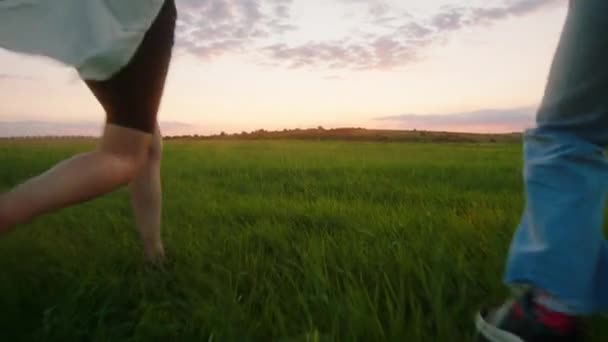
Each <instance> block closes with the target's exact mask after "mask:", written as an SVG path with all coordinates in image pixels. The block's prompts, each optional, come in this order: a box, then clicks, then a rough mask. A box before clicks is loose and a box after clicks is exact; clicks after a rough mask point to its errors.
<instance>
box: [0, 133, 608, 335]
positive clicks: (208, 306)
mask: <svg viewBox="0 0 608 342" xmlns="http://www.w3.org/2000/svg"><path fill="white" fill-rule="evenodd" d="M92 146H93V145H92V143H91V142H86V141H84V142H82V141H81V142H78V141H76V142H74V141H62V140H57V141H51V142H48V141H47V142H44V141H40V142H35V141H29V142H28V141H16V142H9V141H6V140H5V141H0V191H1V190H7V189H8V188H10V187H11V186H13V185H15V184H17V183H18V182H20V181H21V180H24V179H25V178H27V177H29V176H32V175H35V174H37V173H39V172H41V171H43V170H45V169H47V168H48V167H50V166H51V165H53V164H54V163H55V162H57V161H59V160H61V159H63V158H65V157H67V156H70V155H72V154H74V153H76V152H80V151H85V150H87V148H90V147H92ZM521 157H522V156H521V146H520V145H519V144H515V143H512V144H502V143H494V144H491V143H490V144H448V143H444V144H441V143H437V144H434V143H425V144H413V143H380V142H368V143H366V142H335V141H334V142H330V141H326V142H299V141H272V142H270V141H244V142H243V141H199V142H184V141H176V140H174V141H171V142H169V143H167V144H166V145H165V159H164V164H163V170H162V173H163V177H164V190H165V203H164V204H165V207H164V208H165V209H164V213H163V217H164V231H163V236H164V238H165V244H166V249H167V253H168V256H169V259H170V260H169V262H168V264H167V267H166V269H165V270H155V269H150V268H148V267H146V266H145V265H144V263H143V257H142V251H141V247H140V245H139V242H138V240H137V235H136V233H135V229H134V223H133V219H132V217H131V212H130V207H129V201H128V198H127V193H126V191H124V190H121V191H118V192H116V193H113V194H111V195H109V196H107V197H104V198H101V199H98V200H95V201H92V202H90V203H87V204H84V205H80V206H78V207H74V208H69V209H65V210H63V211H60V212H59V213H56V214H52V215H48V216H45V217H43V218H40V219H38V220H36V221H35V222H32V223H31V224H28V225H25V226H22V227H18V229H17V230H15V232H14V233H12V234H10V235H8V236H5V237H2V238H0V341H471V340H472V337H473V335H474V334H473V329H472V317H473V315H474V313H475V311H476V309H477V308H478V306H479V305H482V304H483V303H487V302H494V301H498V300H500V299H501V298H502V297H503V295H504V294H505V293H506V292H505V289H504V288H503V285H502V283H501V272H502V269H503V262H504V257H505V255H506V252H507V249H508V244H509V241H510V238H511V234H512V232H513V230H514V228H515V226H516V224H517V222H518V219H519V215H520V211H521V209H522V207H523V197H522V181H521V179H520V173H521V166H522V162H521ZM602 323H604V324H602ZM589 324H590V325H591V326H592V327H593V328H594V329H595V333H594V334H595V335H594V336H592V339H591V340H593V341H602V340H605V339H606V338H608V331H607V330H606V328H604V329H603V331H602V330H601V327H602V326H603V325H605V322H603V321H601V320H599V321H595V322H589Z"/></svg>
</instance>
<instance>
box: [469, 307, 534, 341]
mask: <svg viewBox="0 0 608 342" xmlns="http://www.w3.org/2000/svg"><path fill="white" fill-rule="evenodd" d="M475 327H476V328H477V331H478V332H479V333H480V334H481V335H482V336H483V337H484V338H485V339H486V340H487V341H488V342H525V341H524V340H522V339H521V338H519V337H518V336H516V335H513V334H511V333H510V332H508V331H504V330H500V329H498V328H497V327H495V326H494V325H492V324H490V323H488V322H486V320H485V319H484V318H483V317H482V316H481V314H479V313H478V314H477V317H476V318H475Z"/></svg>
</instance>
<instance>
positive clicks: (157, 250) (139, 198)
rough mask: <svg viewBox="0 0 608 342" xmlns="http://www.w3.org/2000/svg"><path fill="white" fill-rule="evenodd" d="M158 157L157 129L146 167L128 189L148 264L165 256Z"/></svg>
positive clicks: (160, 147) (160, 152)
mask: <svg viewBox="0 0 608 342" xmlns="http://www.w3.org/2000/svg"><path fill="white" fill-rule="evenodd" d="M161 157H162V136H161V133H160V129H159V128H158V127H157V129H156V132H155V133H154V138H153V140H152V144H150V148H149V150H148V155H147V159H146V163H145V164H144V165H143V167H142V168H141V169H140V170H139V173H138V174H137V175H136V176H135V178H134V179H133V181H132V182H131V184H130V186H129V190H130V192H131V204H132V206H133V213H134V215H135V221H136V223H137V229H138V230H139V234H140V236H141V239H142V242H143V247H144V253H145V256H146V259H147V260H148V261H149V262H150V263H152V264H158V263H161V262H162V261H163V259H164V256H165V252H164V247H163V242H162V238H161V212H162V188H161V178H160V163H161Z"/></svg>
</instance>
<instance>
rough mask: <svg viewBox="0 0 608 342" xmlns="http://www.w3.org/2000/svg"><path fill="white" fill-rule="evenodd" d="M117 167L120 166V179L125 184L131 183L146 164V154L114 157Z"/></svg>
mask: <svg viewBox="0 0 608 342" xmlns="http://www.w3.org/2000/svg"><path fill="white" fill-rule="evenodd" d="M111 158H112V159H113V162H114V163H115V165H119V168H118V169H119V170H120V178H122V179H123V180H124V181H125V182H127V183H128V182H131V181H132V180H133V179H134V178H135V177H137V174H138V173H139V172H140V170H141V169H142V168H143V167H144V165H145V164H146V153H145V152H143V151H142V153H137V154H128V155H125V154H123V155H112V156H111Z"/></svg>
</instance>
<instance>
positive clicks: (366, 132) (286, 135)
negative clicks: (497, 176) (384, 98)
mask: <svg viewBox="0 0 608 342" xmlns="http://www.w3.org/2000/svg"><path fill="white" fill-rule="evenodd" d="M521 138H522V134H521V133H506V134H478V133H453V132H437V131H418V130H380V129H365V128H334V129H324V128H323V127H318V128H310V129H290V130H288V129H285V130H282V131H266V130H263V129H262V130H257V131H253V132H242V133H237V134H226V133H221V134H217V135H210V136H203V135H182V136H171V137H166V139H169V140H170V139H188V140H281V139H285V140H286V139H293V140H346V141H384V142H477V143H481V142H487V143H492V142H520V141H521Z"/></svg>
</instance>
